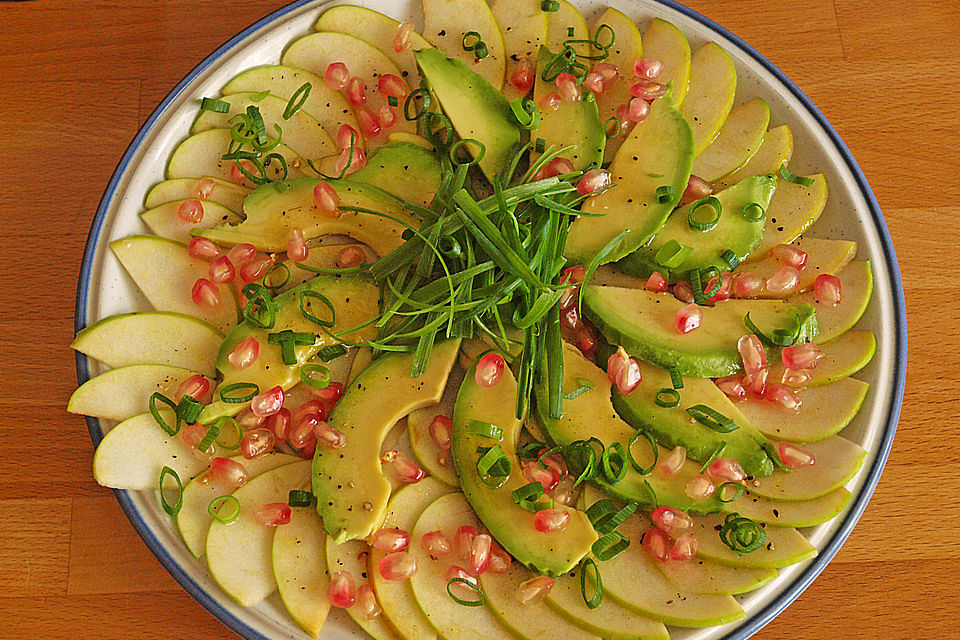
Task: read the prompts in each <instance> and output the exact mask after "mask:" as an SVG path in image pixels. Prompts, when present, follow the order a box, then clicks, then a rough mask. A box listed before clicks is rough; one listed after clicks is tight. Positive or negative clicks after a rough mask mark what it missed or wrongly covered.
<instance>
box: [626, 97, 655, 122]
mask: <svg viewBox="0 0 960 640" xmlns="http://www.w3.org/2000/svg"><path fill="white" fill-rule="evenodd" d="M623 115H624V118H625V119H627V120H629V121H630V122H643V121H644V120H646V119H647V116H648V115H650V103H649V102H647V101H646V100H644V99H642V98H633V99H632V100H630V103H629V104H628V105H627V110H626V112H624V114H623Z"/></svg>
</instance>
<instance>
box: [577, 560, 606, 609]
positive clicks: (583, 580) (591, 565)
mask: <svg viewBox="0 0 960 640" xmlns="http://www.w3.org/2000/svg"><path fill="white" fill-rule="evenodd" d="M590 569H593V576H592V578H591V579H592V580H593V583H594V588H593V595H591V596H590V597H587V571H588V570H590ZM580 595H581V596H582V597H583V601H584V603H586V605H587V608H589V609H596V608H597V607H599V606H600V604H601V603H602V602H603V580H602V579H601V578H600V568H599V567H597V563H596V561H595V560H594V559H593V558H586V559H584V561H583V562H582V563H581V564H580Z"/></svg>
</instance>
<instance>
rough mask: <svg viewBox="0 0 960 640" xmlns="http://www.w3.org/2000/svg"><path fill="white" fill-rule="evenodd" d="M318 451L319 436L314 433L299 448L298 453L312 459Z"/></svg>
mask: <svg viewBox="0 0 960 640" xmlns="http://www.w3.org/2000/svg"><path fill="white" fill-rule="evenodd" d="M316 452H317V437H316V436H315V435H313V434H312V433H311V434H310V435H309V437H308V438H307V441H306V442H305V443H304V444H303V446H302V447H300V448H299V449H297V455H299V456H300V457H301V458H303V459H305V460H310V459H312V458H313V456H314V455H315V454H316Z"/></svg>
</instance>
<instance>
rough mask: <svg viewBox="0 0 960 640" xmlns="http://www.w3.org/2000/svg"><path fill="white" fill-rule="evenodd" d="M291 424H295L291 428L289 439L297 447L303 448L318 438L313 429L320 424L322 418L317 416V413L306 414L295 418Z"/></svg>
mask: <svg viewBox="0 0 960 640" xmlns="http://www.w3.org/2000/svg"><path fill="white" fill-rule="evenodd" d="M291 424H292V425H293V426H292V427H291V429H290V433H289V435H288V436H287V440H288V441H289V442H290V444H291V445H292V446H294V447H296V448H297V449H301V448H303V447H305V446H307V444H309V443H310V442H312V441H315V440H316V439H317V437H316V435H314V433H313V430H314V429H315V428H316V427H317V425H318V424H320V418H318V417H317V414H315V413H307V414H304V415H303V416H301V417H300V418H299V419H296V418H295V419H293V420H292V422H291Z"/></svg>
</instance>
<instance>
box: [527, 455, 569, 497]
mask: <svg viewBox="0 0 960 640" xmlns="http://www.w3.org/2000/svg"><path fill="white" fill-rule="evenodd" d="M523 477H524V478H526V479H527V482H539V483H540V484H541V485H542V486H543V490H544V491H553V489H555V488H556V486H557V483H558V482H560V473H559V472H558V471H557V469H555V468H553V467H542V466H540V463H539V462H527V463H526V464H524V465H523Z"/></svg>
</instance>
